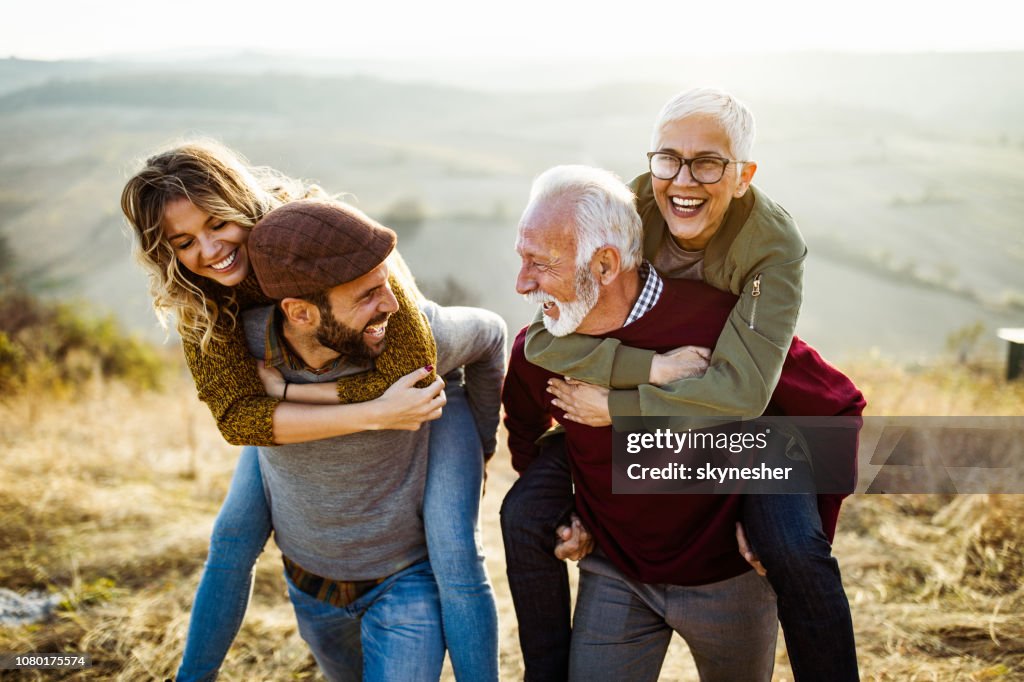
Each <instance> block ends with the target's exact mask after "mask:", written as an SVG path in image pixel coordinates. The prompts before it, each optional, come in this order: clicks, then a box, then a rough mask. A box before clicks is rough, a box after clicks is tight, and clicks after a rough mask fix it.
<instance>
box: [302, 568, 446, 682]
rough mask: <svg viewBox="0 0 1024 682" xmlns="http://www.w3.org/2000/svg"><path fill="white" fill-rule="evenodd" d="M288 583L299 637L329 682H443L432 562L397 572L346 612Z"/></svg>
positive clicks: (357, 600)
mask: <svg viewBox="0 0 1024 682" xmlns="http://www.w3.org/2000/svg"><path fill="white" fill-rule="evenodd" d="M285 579H286V580H287V581H288V596H289V597H290V598H291V600H292V606H293V607H294V608H295V617H296V619H297V620H298V622H299V633H300V634H301V635H302V639H304V640H305V641H306V643H307V644H308V645H309V648H310V650H311V651H312V652H313V658H315V659H316V662H317V665H319V666H320V670H321V671H322V672H323V674H324V677H326V678H327V679H328V680H331V681H332V682H334V681H335V680H350V681H352V682H357V681H358V680H365V681H366V682H392V681H393V680H403V681H404V680H409V682H417V681H418V680H422V681H423V682H436V681H437V680H438V679H440V677H441V665H442V663H444V637H443V636H442V634H441V630H440V628H438V627H437V624H438V622H439V621H440V620H441V604H440V601H439V599H438V595H437V583H436V582H435V581H434V575H433V573H431V571H430V562H429V561H421V562H419V563H418V564H413V565H412V566H410V567H408V568H406V569H403V570H401V571H399V572H398V573H396V574H394V575H393V576H391V577H389V578H388V579H387V580H385V581H384V582H382V583H381V584H380V585H378V586H376V587H375V588H373V589H372V590H370V591H369V592H367V593H366V594H364V595H363V596H362V597H360V598H359V599H356V600H355V601H354V602H352V603H351V604H349V605H348V606H332V605H331V604H328V603H326V602H323V601H320V600H319V599H317V598H316V597H312V596H310V595H308V594H306V593H305V592H302V591H301V590H299V589H298V588H296V587H295V585H294V584H293V583H292V582H291V580H290V579H288V576H287V575H286V576H285Z"/></svg>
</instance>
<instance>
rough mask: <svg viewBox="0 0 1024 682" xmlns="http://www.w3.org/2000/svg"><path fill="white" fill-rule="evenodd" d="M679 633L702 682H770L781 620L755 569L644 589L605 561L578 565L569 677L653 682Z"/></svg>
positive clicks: (599, 558)
mask: <svg viewBox="0 0 1024 682" xmlns="http://www.w3.org/2000/svg"><path fill="white" fill-rule="evenodd" d="M673 631H675V632H678V633H679V634H680V635H681V636H682V637H683V639H684V640H685V641H686V644H687V645H688V646H689V647H690V652H691V653H692V654H693V659H694V661H695V662H696V664H697V671H698V672H699V674H700V679H701V682H758V681H759V680H771V677H772V669H773V668H774V666H775V640H776V637H777V635H778V619H777V616H776V612H775V593H774V592H773V591H772V588H771V586H770V585H769V584H768V581H767V580H766V579H765V578H762V577H761V576H759V575H757V574H756V573H755V572H754V571H748V572H746V573H744V574H743V575H740V576H737V577H735V578H730V579H729V580H723V581H720V582H717V583H711V584H710V585H698V586H695V587H682V586H679V585H648V584H645V583H639V582H636V581H635V580H630V579H629V578H627V577H625V576H623V575H622V574H621V573H620V572H619V571H618V570H617V569H616V568H615V567H614V566H612V565H611V563H610V562H609V561H608V560H607V559H606V558H604V557H602V556H594V555H591V556H589V557H587V558H586V559H584V560H583V561H581V562H580V586H579V595H578V597H577V600H576V611H575V614H574V616H573V627H572V650H571V654H570V661H569V679H570V680H579V681H580V682H599V681H600V680H630V681H631V682H644V681H646V680H651V681H652V682H654V681H656V680H657V679H658V674H659V673H660V672H661V666H662V663H663V662H664V660H665V652H666V651H667V650H668V645H669V642H670V641H671V639H672V632H673Z"/></svg>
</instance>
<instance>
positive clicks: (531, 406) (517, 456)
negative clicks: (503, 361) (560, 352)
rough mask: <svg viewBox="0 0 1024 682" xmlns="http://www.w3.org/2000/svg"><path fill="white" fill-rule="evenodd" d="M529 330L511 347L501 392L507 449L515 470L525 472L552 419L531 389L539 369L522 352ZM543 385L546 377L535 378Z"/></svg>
mask: <svg viewBox="0 0 1024 682" xmlns="http://www.w3.org/2000/svg"><path fill="white" fill-rule="evenodd" d="M525 334H526V330H525V329H524V330H523V331H522V332H520V333H519V335H518V336H517V337H516V340H515V343H514V344H513V345H512V356H511V359H510V360H509V366H508V376H506V377H505V385H504V387H503V388H502V391H501V403H502V405H503V406H504V408H505V428H506V430H507V431H508V449H509V453H510V454H511V455H512V468H513V469H515V470H516V471H517V472H519V473H523V472H524V471H526V469H527V468H528V467H529V466H530V464H531V463H532V462H533V460H534V459H536V457H537V454H538V452H539V450H540V448H539V447H538V446H537V439H538V438H540V437H541V436H542V435H543V434H544V433H545V432H546V431H547V430H548V429H549V428H550V427H551V425H552V423H553V419H552V418H551V414H550V413H549V412H548V411H547V409H546V408H545V406H544V405H542V404H541V403H540V402H538V400H537V399H536V397H535V394H534V391H533V390H532V389H531V387H530V383H531V382H530V379H531V375H533V374H536V373H537V367H536V366H535V365H531V364H530V363H529V362H527V360H526V356H525V354H524V352H523V345H524V340H525ZM535 381H539V382H540V384H541V385H543V377H540V378H539V379H535Z"/></svg>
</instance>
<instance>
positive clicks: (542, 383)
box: [502, 279, 865, 585]
mask: <svg viewBox="0 0 1024 682" xmlns="http://www.w3.org/2000/svg"><path fill="white" fill-rule="evenodd" d="M664 282H665V289H664V291H663V293H662V295H661V298H660V299H659V300H658V303H657V304H656V305H655V306H654V308H652V309H651V310H650V311H648V312H647V314H646V315H644V316H643V317H642V318H640V319H639V320H637V321H635V322H633V323H632V324H630V325H627V326H625V327H622V328H621V329H617V330H615V331H613V332H610V333H608V334H605V335H602V338H615V339H619V340H620V341H621V342H622V343H623V344H625V345H628V346H633V347H635V348H644V349H650V350H654V351H657V352H659V353H660V352H664V351H667V350H671V349H672V348H676V347H678V346H683V345H696V346H706V347H710V348H713V347H714V345H715V342H716V341H717V339H718V336H719V334H720V333H721V331H722V328H723V326H724V325H725V322H726V319H727V318H728V316H729V313H730V311H731V310H732V308H733V306H734V305H735V304H736V296H734V295H733V294H730V293H728V292H722V291H719V290H717V289H715V288H713V287H711V286H708V285H707V284H704V283H703V282H699V281H694V280H684V279H674V280H673V279H666V280H664ZM525 332H526V330H525V329H524V330H522V331H521V332H520V333H519V335H518V336H517V337H516V340H515V343H514V345H513V347H512V357H511V360H510V362H509V371H508V375H507V376H506V377H505V387H504V389H503V391H502V403H503V404H504V407H505V426H506V427H507V428H508V433H509V450H510V451H511V453H512V466H513V467H514V468H515V469H516V471H519V472H522V471H524V470H525V469H526V468H527V467H528V466H529V465H530V463H531V462H532V461H533V459H534V458H535V457H536V456H537V453H538V448H537V446H536V444H535V442H536V440H537V439H538V438H539V437H540V436H541V435H542V434H543V433H544V432H545V431H546V430H547V429H548V428H550V427H551V425H552V420H555V421H558V422H559V423H560V424H561V425H562V426H563V427H564V428H565V433H566V449H567V452H568V456H569V463H570V467H571V469H572V475H573V481H574V483H575V487H576V511H577V513H578V514H579V516H580V518H581V519H582V521H583V524H584V525H585V526H586V527H587V528H588V529H589V530H590V531H591V533H592V534H593V536H594V539H595V540H596V542H597V545H598V547H600V548H601V550H602V551H603V552H604V553H605V554H606V555H607V557H608V558H609V560H610V561H611V562H612V563H613V564H614V565H615V566H616V567H617V568H618V569H619V570H620V571H622V572H623V573H624V574H625V575H627V576H629V577H630V578H633V579H635V580H639V581H640V582H644V583H669V584H674V585H703V584H707V583H711V582H716V581H719V580H726V579H728V578H732V577H735V576H737V575H740V574H741V573H743V572H745V571H747V570H748V569H749V568H750V567H749V565H748V564H747V562H746V561H744V560H743V558H742V557H741V556H740V554H739V551H738V549H737V546H736V538H735V524H736V521H737V520H739V506H740V499H741V498H740V497H739V496H736V495H613V494H612V430H611V427H602V428H593V427H589V426H583V425H582V424H577V423H575V422H571V421H568V420H565V419H564V415H565V413H564V412H562V411H561V410H559V409H558V408H556V407H555V406H554V405H552V404H551V401H552V398H553V396H552V395H551V394H550V393H548V392H547V391H546V390H545V388H546V386H547V380H548V379H549V378H551V377H553V376H557V375H555V374H553V373H551V372H548V371H547V370H545V369H542V368H541V367H538V366H536V365H533V364H530V363H529V362H528V361H527V360H526V356H525V354H524V352H523V344H524V338H525ZM864 406H865V401H864V396H863V395H862V394H861V392H860V391H859V390H858V389H857V387H856V386H854V385H853V382H851V381H850V380H849V378H847V377H846V376H845V375H843V374H842V373H841V372H840V371H839V370H837V369H836V368H834V367H832V366H831V365H829V364H828V363H827V362H825V361H824V360H823V359H822V358H821V356H820V355H818V353H817V352H816V351H815V350H814V349H813V348H811V347H810V346H808V345H807V344H805V343H804V342H803V341H801V340H800V339H798V338H794V339H793V345H792V346H791V348H790V350H789V356H788V357H787V359H786V362H785V363H784V365H783V368H782V376H781V378H780V379H779V383H778V386H776V388H775V392H774V394H773V395H772V400H771V402H770V403H769V406H768V410H767V411H766V414H772V415H789V416H797V415H799V416H831V415H860V414H861V412H862V411H863V409H864ZM856 440H857V439H856V436H855V435H854V437H853V438H851V439H850V440H849V441H848V448H849V450H850V451H849V452H844V453H835V455H836V457H843V458H848V460H849V461H850V462H851V463H852V462H854V461H855V458H856V447H857V442H856ZM841 499H842V496H835V495H830V496H826V495H822V496H819V511H820V513H821V514H822V521H823V525H824V529H825V532H826V533H827V534H828V535H829V537H831V536H832V534H833V533H834V532H835V524H836V520H837V518H838V514H839V502H840V501H841Z"/></svg>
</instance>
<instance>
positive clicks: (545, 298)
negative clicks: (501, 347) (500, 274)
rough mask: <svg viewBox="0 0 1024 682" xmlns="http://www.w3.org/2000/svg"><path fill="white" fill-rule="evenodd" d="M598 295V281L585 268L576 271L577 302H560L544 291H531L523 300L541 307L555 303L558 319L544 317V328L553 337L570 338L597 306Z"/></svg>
mask: <svg viewBox="0 0 1024 682" xmlns="http://www.w3.org/2000/svg"><path fill="white" fill-rule="evenodd" d="M598 293H599V291H598V286H597V280H596V279H595V278H594V275H593V273H591V272H590V269H589V268H586V267H584V268H580V269H578V270H577V271H576V300H575V301H560V300H558V299H557V298H555V297H554V296H551V295H549V294H547V293H545V292H543V291H531V292H530V293H528V294H524V295H523V298H525V299H526V300H527V301H529V302H530V303H535V304H537V305H540V306H543V305H544V304H545V303H549V302H551V301H554V303H555V304H556V305H557V306H558V319H555V318H553V317H549V316H548V315H544V316H543V317H544V328H545V329H547V330H548V331H549V332H551V334H552V335H553V336H568V335H569V334H572V333H573V332H575V331H576V330H577V329H579V326H580V325H581V324H582V323H583V320H584V318H586V316H587V315H589V314H590V311H591V310H593V309H594V306H595V305H597V298H598Z"/></svg>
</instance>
